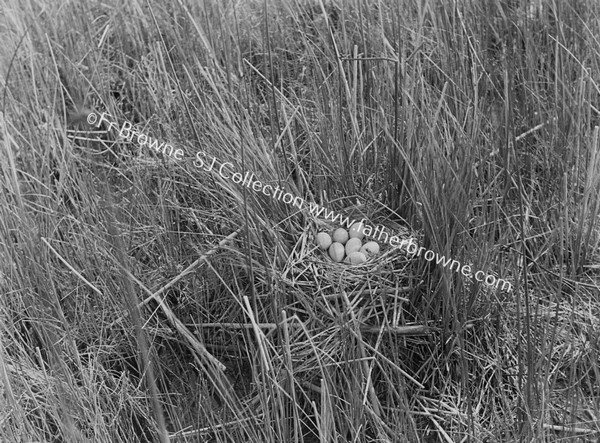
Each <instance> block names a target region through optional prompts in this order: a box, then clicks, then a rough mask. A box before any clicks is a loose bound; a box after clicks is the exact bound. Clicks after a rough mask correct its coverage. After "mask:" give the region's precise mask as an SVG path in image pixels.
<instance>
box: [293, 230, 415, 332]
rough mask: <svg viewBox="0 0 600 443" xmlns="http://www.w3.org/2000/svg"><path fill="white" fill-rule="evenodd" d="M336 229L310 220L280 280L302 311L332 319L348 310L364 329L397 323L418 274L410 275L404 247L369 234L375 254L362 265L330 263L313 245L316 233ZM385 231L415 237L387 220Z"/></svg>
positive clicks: (410, 270)
mask: <svg viewBox="0 0 600 443" xmlns="http://www.w3.org/2000/svg"><path fill="white" fill-rule="evenodd" d="M379 226H383V225H379ZM336 228H339V226H337V225H334V224H332V223H328V222H325V221H322V220H315V221H314V222H313V223H312V224H309V226H307V228H306V229H305V230H304V232H303V233H302V234H301V235H300V237H299V238H298V241H297V242H296V245H295V247H294V248H293V250H292V252H291V254H290V257H289V261H288V267H287V270H286V271H287V272H285V273H284V278H285V279H286V280H288V283H290V285H291V286H292V287H294V288H296V289H297V300H296V301H297V302H298V303H300V304H301V305H302V309H301V311H302V312H320V313H327V312H329V313H331V315H332V317H336V316H337V315H336V314H335V313H339V312H351V314H352V316H353V318H355V319H356V320H358V321H359V323H360V324H361V325H362V326H364V327H365V328H367V329H372V328H377V327H379V326H380V325H382V324H383V323H384V322H387V323H391V324H392V325H393V326H394V327H397V326H400V325H401V324H402V323H403V322H402V318H403V315H402V305H403V304H405V303H407V302H409V298H410V294H411V292H413V291H414V289H415V288H416V287H417V286H418V284H419V283H420V278H418V276H416V275H412V274H411V272H412V268H413V266H412V265H411V262H412V260H411V257H410V255H409V254H407V253H406V248H405V247H402V248H400V247H398V246H391V245H390V244H388V242H387V241H385V240H386V237H385V236H383V235H382V236H380V237H379V238H377V237H375V238H369V240H375V241H378V244H379V246H380V252H379V254H377V255H375V256H371V257H369V258H368V260H367V261H366V262H365V263H361V264H350V263H346V262H335V261H333V260H332V259H331V258H330V257H329V254H328V252H327V251H323V250H321V249H320V248H319V247H318V245H317V240H316V236H317V234H318V233H319V232H328V233H331V232H333V231H334V230H335V229H336ZM384 229H385V231H384V232H385V233H386V234H387V235H389V236H390V237H391V235H392V233H393V235H396V236H398V238H399V239H400V240H408V238H409V237H410V236H411V234H412V235H413V236H414V234H413V233H410V231H408V230H407V229H406V228H403V227H401V226H400V225H394V224H391V223H386V225H385V226H384ZM388 238H389V237H388ZM309 294H310V299H307V295H309ZM348 310H350V311H348ZM384 319H387V320H385V321H384ZM320 320H321V321H323V320H325V319H323V318H321V319H320ZM332 320H333V318H332Z"/></svg>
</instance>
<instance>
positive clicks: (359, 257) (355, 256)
mask: <svg viewBox="0 0 600 443" xmlns="http://www.w3.org/2000/svg"><path fill="white" fill-rule="evenodd" d="M366 261H367V257H366V256H365V254H363V253H362V252H358V251H355V252H351V253H350V254H348V257H346V263H350V264H351V265H360V264H361V263H364V262H366Z"/></svg>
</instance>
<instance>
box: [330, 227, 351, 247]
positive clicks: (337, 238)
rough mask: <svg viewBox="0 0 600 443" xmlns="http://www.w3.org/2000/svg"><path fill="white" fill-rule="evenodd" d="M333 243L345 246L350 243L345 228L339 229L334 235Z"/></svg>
mask: <svg viewBox="0 0 600 443" xmlns="http://www.w3.org/2000/svg"><path fill="white" fill-rule="evenodd" d="M333 241H334V242H338V243H341V244H343V245H345V244H346V242H347V241H348V231H346V230H345V229H344V228H337V229H336V230H335V232H334V233H333Z"/></svg>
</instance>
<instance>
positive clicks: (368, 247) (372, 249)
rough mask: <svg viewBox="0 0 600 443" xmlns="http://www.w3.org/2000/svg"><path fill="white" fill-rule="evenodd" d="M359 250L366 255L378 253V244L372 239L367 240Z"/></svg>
mask: <svg viewBox="0 0 600 443" xmlns="http://www.w3.org/2000/svg"><path fill="white" fill-rule="evenodd" d="M360 252H362V253H363V254H365V255H366V256H367V257H368V256H371V255H377V254H379V245H378V244H377V243H376V242H374V241H369V242H367V243H365V244H364V245H363V247H362V248H360Z"/></svg>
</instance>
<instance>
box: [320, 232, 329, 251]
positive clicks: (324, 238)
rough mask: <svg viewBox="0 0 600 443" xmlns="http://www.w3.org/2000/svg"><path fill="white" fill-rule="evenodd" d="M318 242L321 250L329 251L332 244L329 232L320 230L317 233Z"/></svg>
mask: <svg viewBox="0 0 600 443" xmlns="http://www.w3.org/2000/svg"><path fill="white" fill-rule="evenodd" d="M317 244H318V245H319V248H321V250H323V251H327V249H328V248H329V246H331V237H330V236H329V234H328V233H327V232H319V233H318V234H317Z"/></svg>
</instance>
